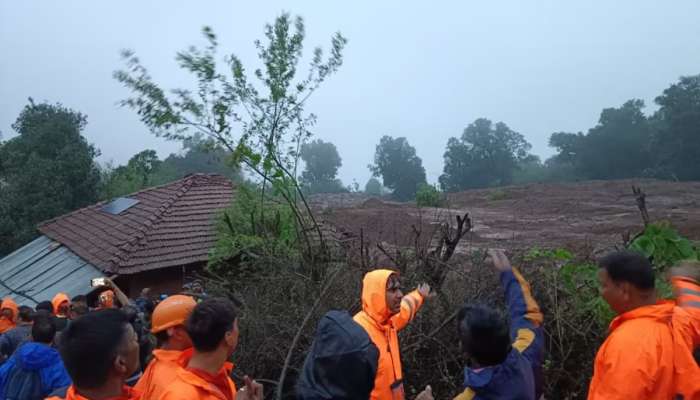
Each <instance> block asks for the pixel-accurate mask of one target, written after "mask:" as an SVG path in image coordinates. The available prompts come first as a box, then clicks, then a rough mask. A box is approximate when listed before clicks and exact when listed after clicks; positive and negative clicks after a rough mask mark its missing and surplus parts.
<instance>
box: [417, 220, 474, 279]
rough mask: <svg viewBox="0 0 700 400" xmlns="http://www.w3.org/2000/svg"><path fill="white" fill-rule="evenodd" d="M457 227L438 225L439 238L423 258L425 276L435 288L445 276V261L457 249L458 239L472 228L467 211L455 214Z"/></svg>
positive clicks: (445, 224) (446, 224)
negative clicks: (462, 213)
mask: <svg viewBox="0 0 700 400" xmlns="http://www.w3.org/2000/svg"><path fill="white" fill-rule="evenodd" d="M456 218H457V227H456V229H453V228H452V226H451V224H449V223H447V222H444V223H443V224H442V225H441V227H440V238H439V239H438V243H437V245H436V246H435V248H434V249H433V250H431V251H430V252H429V253H428V256H427V257H426V258H425V262H424V266H425V271H426V274H427V278H428V279H429V281H430V283H431V284H432V285H433V286H434V287H435V288H436V289H438V288H440V287H442V284H443V282H444V281H445V277H446V276H447V271H448V268H447V262H448V261H450V259H451V258H452V256H453V255H454V253H455V250H456V249H457V245H458V244H459V242H460V240H462V238H463V237H464V235H466V234H467V232H469V231H471V229H472V220H471V218H469V213H465V214H464V216H459V215H457V216H456Z"/></svg>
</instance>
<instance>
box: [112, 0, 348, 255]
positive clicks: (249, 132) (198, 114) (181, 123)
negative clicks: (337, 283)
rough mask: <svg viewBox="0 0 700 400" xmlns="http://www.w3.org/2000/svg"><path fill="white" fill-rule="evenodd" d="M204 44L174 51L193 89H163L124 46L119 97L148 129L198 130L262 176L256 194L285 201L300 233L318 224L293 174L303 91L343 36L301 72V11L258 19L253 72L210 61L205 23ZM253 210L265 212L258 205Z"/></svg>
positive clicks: (182, 135) (327, 67)
mask: <svg viewBox="0 0 700 400" xmlns="http://www.w3.org/2000/svg"><path fill="white" fill-rule="evenodd" d="M203 33H204V37H205V39H206V41H207V46H206V47H205V48H204V49H198V48H196V47H190V48H189V49H188V50H186V51H183V52H180V53H178V54H177V57H176V60H177V62H178V63H179V64H180V67H182V68H183V69H185V70H186V71H189V72H190V73H192V74H193V75H194V76H195V77H196V80H197V83H196V85H197V90H196V91H194V92H192V91H189V90H186V89H175V90H173V91H172V93H173V94H174V98H170V97H169V96H167V95H166V92H165V91H164V90H163V89H161V88H160V87H159V86H158V85H157V84H156V83H155V82H153V80H152V78H151V76H150V75H149V74H148V71H147V70H146V68H145V67H143V66H142V65H141V62H140V60H139V59H138V58H137V57H136V56H135V55H134V53H133V52H131V51H125V52H123V57H124V59H125V60H126V64H127V68H126V69H125V70H120V71H116V72H115V74H114V77H115V78H116V79H117V80H118V81H120V82H121V83H122V84H124V85H125V86H126V87H127V88H129V89H130V90H131V91H132V92H133V97H131V98H128V99H126V100H124V101H123V102H122V104H123V105H124V106H127V107H131V108H133V109H135V110H136V111H137V113H138V114H139V115H140V117H141V120H142V121H143V122H144V123H145V124H146V126H148V127H149V128H150V130H151V132H152V133H154V134H155V135H159V136H164V137H166V138H168V139H174V140H183V139H186V138H188V137H192V135H193V134H194V133H197V132H199V133H202V134H204V135H205V137H207V138H211V139H213V140H214V141H216V143H218V144H219V145H221V146H222V147H224V148H225V149H227V150H228V151H230V152H231V153H232V154H233V158H232V161H233V162H234V164H236V165H239V164H242V165H244V166H245V167H246V168H247V169H249V170H250V171H251V172H252V173H253V174H255V175H256V176H257V177H258V178H259V179H261V181H262V190H261V193H262V194H261V201H264V197H265V196H266V194H267V193H269V192H268V190H266V189H268V188H270V187H271V188H272V191H273V192H275V194H276V195H279V196H281V197H282V198H283V199H284V200H285V201H287V202H288V203H289V205H290V206H291V207H292V210H293V211H294V215H295V217H296V219H297V222H298V223H299V224H300V228H301V229H300V230H301V231H302V232H304V235H305V236H304V237H305V239H306V242H307V245H308V246H310V245H311V242H310V240H309V238H308V237H307V236H306V235H307V234H308V233H310V232H316V234H317V235H318V237H319V239H320V240H321V241H322V240H323V238H322V234H321V230H320V228H319V226H318V223H317V222H316V220H315V218H314V215H313V212H311V210H310V207H309V205H308V203H307V202H306V200H305V197H304V193H303V190H302V187H301V186H300V184H299V182H298V181H297V165H298V161H299V157H300V154H299V153H300V149H301V146H302V145H303V143H305V142H306V141H307V140H308V139H309V137H310V136H311V132H310V130H309V129H310V128H311V127H312V126H313V125H314V124H315V122H316V116H315V115H314V114H307V113H305V112H304V106H305V104H306V101H307V100H308V99H309V97H310V96H311V95H312V94H313V93H314V92H315V91H316V90H317V89H318V88H319V87H320V85H321V84H322V83H323V82H324V81H325V80H326V79H327V78H328V77H329V76H330V75H331V74H333V73H335V72H336V71H337V70H338V68H340V66H341V65H342V61H343V57H342V51H343V49H344V47H345V44H346V42H347V41H346V39H345V38H344V37H343V36H342V35H340V33H337V34H335V35H334V36H333V38H332V40H331V52H330V55H329V56H327V57H324V54H323V51H322V49H321V48H320V47H317V48H315V49H314V51H313V56H312V58H311V63H310V67H309V69H308V71H307V73H306V74H304V75H303V77H302V78H300V79H299V78H298V77H297V75H298V74H297V66H298V64H299V61H300V59H301V57H302V49H303V42H304V37H305V28H304V23H303V21H302V19H301V18H300V17H297V18H295V19H292V18H291V17H290V16H289V14H286V13H285V14H282V15H280V16H279V17H278V18H277V19H276V20H275V23H274V24H273V25H266V26H265V37H266V39H267V43H263V42H262V41H256V42H255V46H256V48H257V50H258V57H259V59H260V61H261V62H262V64H263V68H260V69H256V70H255V71H254V73H253V76H252V78H253V79H255V80H256V81H257V82H255V83H254V82H252V81H251V77H249V74H247V71H246V70H245V68H244V67H243V63H242V61H241V60H240V59H239V58H238V57H236V56H235V55H230V56H228V57H226V59H225V61H226V63H227V64H228V65H227V70H228V71H230V72H231V76H230V77H229V76H227V75H225V74H224V73H221V72H219V71H218V69H217V63H216V52H217V47H218V42H217V38H216V35H215V34H214V33H213V31H212V30H211V28H209V27H205V28H204V29H203ZM259 217H260V218H265V215H264V213H262V212H261V214H260V216H259Z"/></svg>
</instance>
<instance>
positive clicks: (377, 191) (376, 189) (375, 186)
mask: <svg viewBox="0 0 700 400" xmlns="http://www.w3.org/2000/svg"><path fill="white" fill-rule="evenodd" d="M365 193H366V194H368V195H370V196H381V195H382V183H381V182H379V180H378V179H377V178H374V177H372V178H369V180H368V181H367V183H366V184H365Z"/></svg>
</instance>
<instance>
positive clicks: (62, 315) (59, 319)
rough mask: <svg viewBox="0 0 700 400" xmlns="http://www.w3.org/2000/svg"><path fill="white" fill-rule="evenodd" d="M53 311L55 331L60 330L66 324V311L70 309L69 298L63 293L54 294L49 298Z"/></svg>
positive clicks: (64, 327)
mask: <svg viewBox="0 0 700 400" xmlns="http://www.w3.org/2000/svg"><path fill="white" fill-rule="evenodd" d="M51 306H52V307H53V313H54V315H55V316H56V321H54V322H55V323H56V331H57V332H61V331H62V330H64V329H66V326H67V325H68V312H69V310H70V299H69V298H68V295H66V294H65V293H58V294H56V295H55V296H54V297H53V299H52V300H51Z"/></svg>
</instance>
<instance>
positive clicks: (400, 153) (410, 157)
mask: <svg viewBox="0 0 700 400" xmlns="http://www.w3.org/2000/svg"><path fill="white" fill-rule="evenodd" d="M369 169H370V171H372V173H373V174H374V176H375V177H379V176H381V177H382V180H383V181H384V186H386V187H388V188H389V189H391V190H392V194H393V197H394V198H395V199H397V200H400V201H407V200H412V199H414V198H415V196H416V191H417V190H418V185H420V184H421V183H426V180H425V169H424V168H423V161H422V160H421V159H420V157H418V156H417V155H416V149H415V148H414V147H413V146H411V145H410V144H409V143H408V141H407V140H406V138H405V137H399V138H396V139H394V138H393V137H391V136H383V137H382V138H381V140H380V141H379V144H378V145H377V148H376V151H375V153H374V164H372V165H369Z"/></svg>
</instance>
